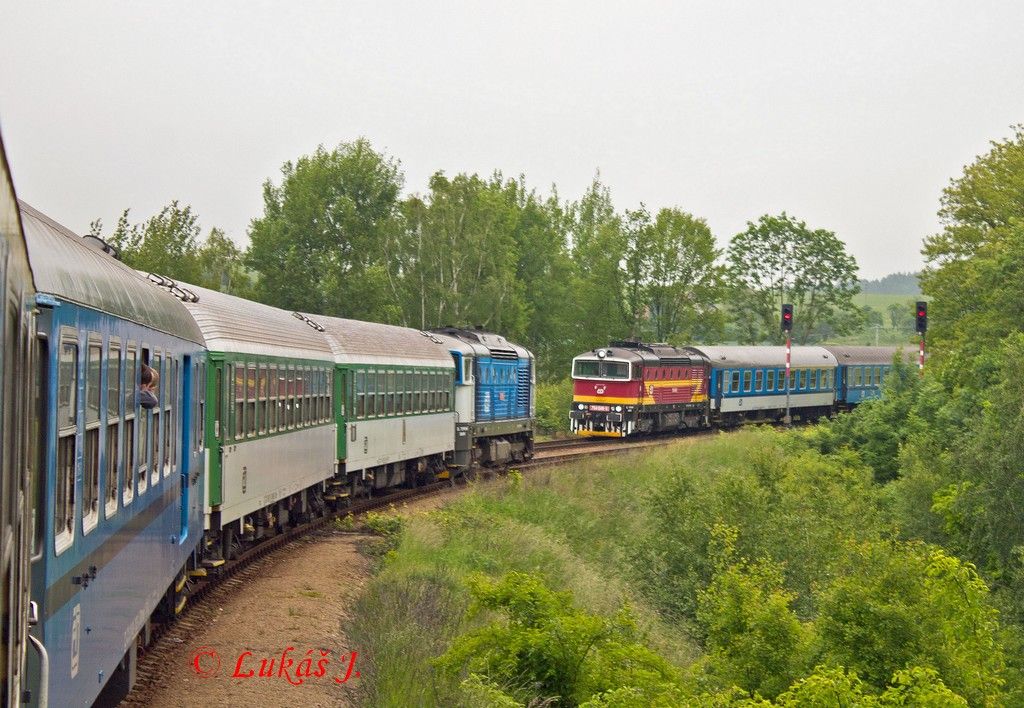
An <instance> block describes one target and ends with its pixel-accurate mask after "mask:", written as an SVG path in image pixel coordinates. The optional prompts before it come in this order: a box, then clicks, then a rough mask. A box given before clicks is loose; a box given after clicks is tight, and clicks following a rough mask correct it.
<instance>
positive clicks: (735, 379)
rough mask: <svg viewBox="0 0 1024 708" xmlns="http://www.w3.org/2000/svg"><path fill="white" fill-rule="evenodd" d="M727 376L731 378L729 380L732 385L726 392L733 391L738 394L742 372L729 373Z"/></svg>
mask: <svg viewBox="0 0 1024 708" xmlns="http://www.w3.org/2000/svg"><path fill="white" fill-rule="evenodd" d="M727 375H728V377H729V380H730V381H731V385H730V386H728V387H727V390H726V392H730V391H731V392H732V393H736V392H737V391H739V390H740V372H738V371H729V372H728V373H727Z"/></svg>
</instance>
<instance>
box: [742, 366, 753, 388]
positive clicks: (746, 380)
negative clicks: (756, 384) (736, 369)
mask: <svg viewBox="0 0 1024 708" xmlns="http://www.w3.org/2000/svg"><path fill="white" fill-rule="evenodd" d="M751 376H752V375H751V373H750V372H749V371H744V372H743V391H744V393H750V382H751Z"/></svg>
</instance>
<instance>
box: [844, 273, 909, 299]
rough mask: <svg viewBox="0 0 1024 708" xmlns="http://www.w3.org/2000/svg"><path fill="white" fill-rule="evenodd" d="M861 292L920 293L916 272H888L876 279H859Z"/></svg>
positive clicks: (886, 293) (888, 293)
mask: <svg viewBox="0 0 1024 708" xmlns="http://www.w3.org/2000/svg"><path fill="white" fill-rule="evenodd" d="M859 285H860V291H861V292H862V293H879V294H883V295H920V294H921V285H920V283H919V282H918V274H917V273H890V274H889V275H886V276H884V277H882V278H879V279H878V280H861V281H860V282H859Z"/></svg>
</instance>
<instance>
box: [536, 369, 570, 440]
mask: <svg viewBox="0 0 1024 708" xmlns="http://www.w3.org/2000/svg"><path fill="white" fill-rule="evenodd" d="M570 408H572V379H563V380H562V381H558V382H555V383H538V384H537V427H538V428H540V430H541V431H542V432H545V433H548V434H555V433H564V432H567V431H568V430H569V410H570Z"/></svg>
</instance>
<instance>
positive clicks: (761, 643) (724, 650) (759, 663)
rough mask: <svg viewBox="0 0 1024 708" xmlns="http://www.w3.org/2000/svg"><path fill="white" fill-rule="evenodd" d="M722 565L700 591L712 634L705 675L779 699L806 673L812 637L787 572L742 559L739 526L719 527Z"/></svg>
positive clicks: (703, 618) (701, 610)
mask: <svg viewBox="0 0 1024 708" xmlns="http://www.w3.org/2000/svg"><path fill="white" fill-rule="evenodd" d="M712 534H713V541H714V542H713V545H715V546H719V547H720V550H719V551H718V552H717V553H713V554H712V555H714V556H716V557H714V558H713V561H714V562H715V564H716V565H717V567H718V570H717V572H716V573H715V576H714V578H713V579H712V581H711V583H710V584H709V585H708V586H707V588H706V589H703V590H700V591H698V593H697V619H698V620H699V621H700V622H701V624H702V625H703V627H704V631H705V634H706V637H707V639H706V643H705V645H706V650H707V657H706V659H705V665H704V672H705V673H706V674H707V677H708V679H710V681H711V682H712V683H714V684H715V685H718V686H723V687H728V686H740V687H741V688H743V689H744V690H746V691H749V692H750V693H757V694H760V695H762V696H766V697H768V698H773V697H775V696H776V695H778V694H779V693H781V692H782V691H783V690H785V689H786V687H788V686H789V685H790V684H791V683H792V682H793V680H794V679H796V678H798V677H799V676H800V674H801V670H802V669H803V666H804V663H805V660H806V659H805V656H806V653H807V645H808V639H809V636H810V633H809V631H808V629H807V628H806V627H805V626H804V625H803V624H802V623H801V622H800V620H799V618H797V616H796V613H795V612H794V611H793V609H792V608H791V604H792V602H793V600H794V599H795V595H794V594H793V593H791V592H787V591H786V590H784V589H783V586H782V585H783V583H782V568H781V567H780V566H778V565H776V564H773V563H770V562H767V561H762V562H758V563H749V562H748V561H747V560H746V559H739V560H736V558H735V543H736V537H737V531H736V529H735V528H730V527H725V526H721V525H719V526H716V527H715V529H713V530H712Z"/></svg>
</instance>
